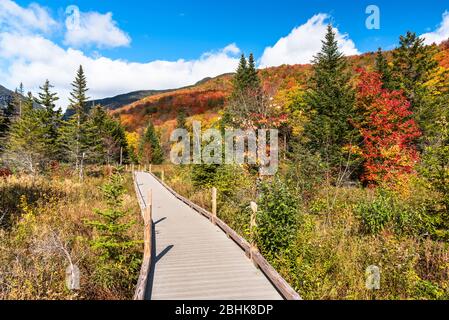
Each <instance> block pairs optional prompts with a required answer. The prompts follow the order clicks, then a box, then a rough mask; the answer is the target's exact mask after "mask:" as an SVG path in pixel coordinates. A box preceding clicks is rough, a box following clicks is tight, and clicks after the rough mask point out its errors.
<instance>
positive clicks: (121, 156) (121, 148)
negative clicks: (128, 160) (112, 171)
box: [120, 147, 123, 166]
mask: <svg viewBox="0 0 449 320" xmlns="http://www.w3.org/2000/svg"><path fill="white" fill-rule="evenodd" d="M122 164H123V147H120V166H121V165H122Z"/></svg>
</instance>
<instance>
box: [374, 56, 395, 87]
mask: <svg viewBox="0 0 449 320" xmlns="http://www.w3.org/2000/svg"><path fill="white" fill-rule="evenodd" d="M374 66H375V70H376V72H377V73H379V74H380V75H381V80H382V83H383V88H385V89H393V88H394V84H393V82H392V75H391V68H390V66H389V65H388V61H387V59H386V58H385V55H384V53H383V52H382V48H379V50H377V54H376V61H375V65H374Z"/></svg>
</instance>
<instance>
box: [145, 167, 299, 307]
mask: <svg viewBox="0 0 449 320" xmlns="http://www.w3.org/2000/svg"><path fill="white" fill-rule="evenodd" d="M150 174H151V175H152V176H153V177H154V178H155V179H156V180H157V181H159V183H161V184H162V185H163V186H164V187H165V188H166V189H167V190H168V191H170V193H171V194H173V195H174V196H175V197H176V198H177V199H179V200H181V201H182V202H184V203H185V204H187V205H188V206H189V207H190V208H192V209H193V210H195V211H196V212H198V213H200V214H202V215H203V216H204V217H206V218H207V219H209V220H210V221H213V220H215V222H216V225H217V226H218V227H219V228H220V229H221V230H222V231H223V232H224V233H226V235H227V236H228V237H229V238H231V239H232V240H233V241H234V242H235V243H236V244H237V245H238V246H239V247H240V248H241V249H242V250H244V251H245V252H246V254H247V255H248V256H251V257H252V261H253V262H254V264H255V265H256V266H257V267H259V269H260V270H261V271H262V272H263V273H264V274H265V276H266V277H267V279H268V280H269V281H270V282H271V283H272V284H273V286H274V287H275V288H276V290H277V291H278V292H279V293H280V294H281V295H282V296H283V297H284V299H286V300H302V298H301V296H300V295H299V294H298V293H297V292H296V291H295V290H294V289H293V288H292V287H291V286H290V285H289V284H288V282H287V281H285V279H284V278H282V276H281V275H280V274H279V273H278V272H277V271H276V270H275V269H274V268H273V267H272V266H271V265H270V264H269V263H268V261H267V260H266V259H265V258H264V257H263V256H262V254H261V253H260V252H259V251H257V250H251V244H250V243H249V242H248V241H246V240H245V239H244V238H243V237H241V236H240V235H239V234H238V233H237V232H235V231H234V230H233V229H231V227H229V226H228V225H227V224H226V223H225V222H223V220H221V219H220V218H218V217H214V216H213V214H212V213H211V212H209V211H207V210H206V209H203V208H202V207H200V206H199V205H197V204H195V203H193V202H192V201H190V200H189V199H187V198H184V197H183V196H181V195H180V194H178V193H177V192H176V191H174V190H173V189H172V188H170V186H168V185H167V184H166V183H165V182H164V181H162V180H161V179H159V178H158V177H156V176H155V175H154V174H153V173H151V172H150Z"/></svg>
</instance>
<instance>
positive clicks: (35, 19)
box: [0, 0, 58, 33]
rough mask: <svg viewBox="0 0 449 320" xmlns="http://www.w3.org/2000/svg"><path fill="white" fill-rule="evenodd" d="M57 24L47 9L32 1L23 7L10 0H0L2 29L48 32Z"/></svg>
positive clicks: (0, 24) (0, 26)
mask: <svg viewBox="0 0 449 320" xmlns="http://www.w3.org/2000/svg"><path fill="white" fill-rule="evenodd" d="M57 25H58V23H57V22H56V21H55V20H53V18H51V16H50V14H49V12H48V11H47V9H45V8H43V7H41V6H39V5H38V4H35V3H32V4H30V5H29V6H28V7H27V8H23V7H21V6H19V5H18V4H16V3H15V2H13V1H11V0H0V28H1V29H2V30H3V31H6V30H7V31H14V32H21V33H28V32H31V31H39V32H49V31H50V30H51V29H52V28H53V27H56V26H57Z"/></svg>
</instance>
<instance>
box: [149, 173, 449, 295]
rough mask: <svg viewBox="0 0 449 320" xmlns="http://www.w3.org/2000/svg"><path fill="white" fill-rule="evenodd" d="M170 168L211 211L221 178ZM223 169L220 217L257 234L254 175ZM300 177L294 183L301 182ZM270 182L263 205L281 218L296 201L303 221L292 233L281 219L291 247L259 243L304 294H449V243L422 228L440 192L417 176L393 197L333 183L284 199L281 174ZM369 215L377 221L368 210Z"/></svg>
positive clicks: (280, 235)
mask: <svg viewBox="0 0 449 320" xmlns="http://www.w3.org/2000/svg"><path fill="white" fill-rule="evenodd" d="M156 170H157V168H156ZM164 170H165V177H166V181H167V182H168V183H169V184H170V185H171V186H172V187H173V188H174V189H175V190H177V191H178V192H179V193H180V194H182V195H184V196H186V197H188V198H190V199H191V200H193V201H194V202H196V203H197V204H199V205H201V206H202V207H205V208H208V209H210V206H211V204H210V199H211V196H210V187H211V185H212V184H214V183H213V182H211V183H206V182H204V183H203V185H202V186H201V185H197V184H196V183H195V169H193V167H190V166H184V167H172V168H168V167H165V168H164ZM217 174H218V176H219V177H220V179H218V180H217V181H216V182H215V186H216V187H218V189H219V205H218V215H219V217H220V218H222V219H223V220H224V221H225V222H226V223H227V224H229V225H230V226H231V227H232V228H233V229H235V230H236V231H237V232H239V233H240V234H241V235H243V236H244V237H246V238H249V232H248V230H249V223H250V209H249V203H250V201H253V200H254V199H255V183H254V176H252V175H251V174H248V173H247V172H246V171H245V170H242V169H239V168H230V169H228V170H227V169H224V170H223V172H221V171H220V172H218V173H217ZM280 175H281V176H282V175H284V176H285V175H286V173H285V172H282V173H281V174H280ZM284 178H285V177H284ZM203 181H205V180H203ZM298 181H299V179H296V180H294V181H290V182H287V183H286V184H289V185H295V184H297V183H298ZM267 182H268V185H269V188H268V189H266V192H267V193H272V194H273V197H272V198H269V199H270V200H269V201H266V202H265V203H260V204H259V207H262V209H263V206H267V205H268V206H269V205H270V204H271V205H272V209H273V210H271V211H269V214H270V215H275V214H276V210H281V209H280V208H282V207H283V206H284V205H285V203H288V205H289V206H291V207H294V218H295V221H296V222H295V225H294V227H293V229H290V230H289V229H287V226H286V224H285V225H283V222H282V219H283V217H280V218H279V217H278V219H280V222H279V224H278V225H275V226H274V227H273V229H271V230H270V233H269V234H268V237H267V238H268V239H269V241H274V240H275V239H281V240H282V241H281V244H282V243H286V242H287V240H285V239H287V238H286V236H288V235H289V234H290V235H291V240H289V245H285V246H282V249H280V250H269V249H268V248H267V247H268V246H267V245H266V244H265V243H264V242H263V241H259V247H260V249H261V250H262V253H263V254H264V255H265V257H266V258H268V260H269V261H270V262H271V264H272V265H273V266H274V267H275V268H276V269H277V270H278V272H280V273H281V275H282V276H283V277H284V278H285V279H286V280H287V281H288V282H289V283H290V284H291V285H292V286H293V287H294V288H295V289H296V290H297V291H298V292H299V293H300V294H301V296H302V297H303V298H305V299H335V300H339V299H363V300H369V299H379V300H392V299H448V298H449V245H448V243H447V242H443V241H435V240H433V239H432V238H431V237H430V236H429V235H428V234H426V233H425V232H424V231H422V230H417V229H415V227H416V226H421V225H422V224H423V221H424V218H423V217H422V216H421V215H422V213H421V212H420V208H422V207H423V206H424V204H425V203H427V202H428V201H431V200H432V199H433V197H434V196H435V195H432V194H431V193H429V192H428V191H426V190H425V189H423V188H422V187H420V185H419V183H416V182H413V181H410V182H409V183H408V185H407V186H404V185H402V186H401V188H400V191H394V190H391V191H390V193H389V194H388V196H386V195H382V194H380V193H379V192H377V191H376V190H373V189H369V188H361V187H338V188H337V187H334V186H325V185H321V186H320V187H319V188H318V189H316V190H315V191H314V192H313V193H308V194H301V193H300V192H297V193H295V192H294V191H293V192H291V193H289V194H287V196H284V195H283V192H284V191H283V189H278V186H277V184H276V183H274V180H273V179H271V180H270V181H267ZM270 190H271V191H270ZM261 201H262V202H263V200H261ZM369 212H371V213H372V217H374V220H373V221H371V220H369V217H370V216H367V215H366V213H369ZM384 213H385V214H391V215H393V216H392V218H391V219H390V220H388V221H387V222H385V223H384V224H381V222H380V221H377V220H375V219H377V217H381V216H382V214H384ZM263 218H264V217H260V218H259V221H258V222H259V223H260V222H261V221H260V220H262V219H263ZM418 220H419V221H418ZM275 223H276V222H275ZM377 225H379V226H380V227H381V228H380V227H379V228H380V229H379V230H377V229H376V230H375V231H376V232H369V230H368V229H367V226H372V227H373V228H374V227H375V226H377ZM292 230H293V231H292ZM262 240H263V239H262ZM372 265H374V266H378V267H379V268H380V271H381V283H380V290H377V291H375V292H373V291H370V290H367V289H366V286H365V284H366V273H365V272H366V269H367V268H368V267H369V266H372Z"/></svg>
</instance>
